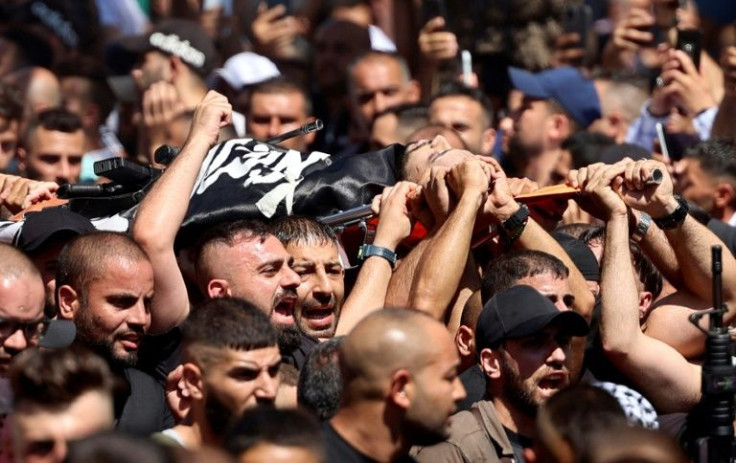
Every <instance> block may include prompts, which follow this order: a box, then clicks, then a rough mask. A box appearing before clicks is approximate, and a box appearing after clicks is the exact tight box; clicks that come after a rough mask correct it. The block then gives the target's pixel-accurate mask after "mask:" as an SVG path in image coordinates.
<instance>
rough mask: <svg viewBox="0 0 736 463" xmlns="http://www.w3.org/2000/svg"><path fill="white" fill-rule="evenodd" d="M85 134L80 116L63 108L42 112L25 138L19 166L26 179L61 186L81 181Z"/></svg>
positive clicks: (29, 128)
mask: <svg viewBox="0 0 736 463" xmlns="http://www.w3.org/2000/svg"><path fill="white" fill-rule="evenodd" d="M82 156H84V131H83V130H82V121H81V120H80V119H79V117H78V116H77V115H75V114H73V113H70V112H69V111H67V110H65V109H61V108H56V109H49V110H46V111H44V112H42V113H40V114H39V115H38V116H37V117H36V118H35V119H34V120H33V121H32V122H31V123H30V126H29V127H28V129H27V130H26V132H25V134H24V135H23V145H22V147H21V148H20V149H18V167H19V168H20V171H21V172H22V174H23V176H25V177H28V178H30V179H32V180H40V181H43V182H56V183H58V184H59V185H62V184H65V183H77V182H79V173H80V172H81V170H82Z"/></svg>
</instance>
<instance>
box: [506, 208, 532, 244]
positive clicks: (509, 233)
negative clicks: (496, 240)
mask: <svg viewBox="0 0 736 463" xmlns="http://www.w3.org/2000/svg"><path fill="white" fill-rule="evenodd" d="M519 206H520V207H519V210H518V211H516V212H514V215H512V216H511V217H509V218H508V219H506V220H504V221H503V222H501V228H500V229H499V231H500V232H501V236H502V237H503V239H504V240H505V241H506V244H508V245H510V244H511V243H513V242H514V241H516V239H517V238H519V236H521V233H522V232H523V231H524V227H526V222H527V220H529V208H528V207H526V204H524V203H521V204H520V205H519Z"/></svg>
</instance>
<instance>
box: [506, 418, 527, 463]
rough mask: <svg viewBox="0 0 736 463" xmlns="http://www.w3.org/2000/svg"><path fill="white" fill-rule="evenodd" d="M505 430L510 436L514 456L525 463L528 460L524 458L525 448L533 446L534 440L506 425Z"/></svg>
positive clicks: (521, 462)
mask: <svg viewBox="0 0 736 463" xmlns="http://www.w3.org/2000/svg"><path fill="white" fill-rule="evenodd" d="M503 430H504V431H505V432H506V436H507V437H508V438H509V442H510V443H511V448H512V449H513V450H514V457H515V459H516V461H517V462H519V463H525V462H526V460H525V459H524V449H527V448H530V447H531V446H532V444H533V442H532V440H531V439H529V438H528V437H524V436H522V435H521V434H517V433H515V432H514V431H512V430H510V429H509V428H507V427H506V426H504V427H503Z"/></svg>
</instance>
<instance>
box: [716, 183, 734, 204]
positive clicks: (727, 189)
mask: <svg viewBox="0 0 736 463" xmlns="http://www.w3.org/2000/svg"><path fill="white" fill-rule="evenodd" d="M733 201H734V188H733V186H732V185H730V184H728V183H725V182H722V183H718V184H717V185H716V197H715V203H716V207H718V208H719V209H725V208H727V207H731V205H732V204H733Z"/></svg>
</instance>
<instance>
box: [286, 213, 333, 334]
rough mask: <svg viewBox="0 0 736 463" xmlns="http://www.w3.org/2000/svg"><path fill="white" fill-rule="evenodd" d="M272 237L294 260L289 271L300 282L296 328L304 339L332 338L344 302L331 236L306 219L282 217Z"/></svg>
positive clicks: (327, 230)
mask: <svg viewBox="0 0 736 463" xmlns="http://www.w3.org/2000/svg"><path fill="white" fill-rule="evenodd" d="M276 235H277V236H278V238H279V240H281V242H282V243H283V244H284V246H286V250H287V251H288V252H289V254H290V255H291V257H292V258H293V259H294V262H293V264H292V266H291V268H292V269H293V270H294V271H295V272H296V273H297V275H299V278H300V280H301V282H300V283H299V287H298V288H297V289H296V292H297V295H298V299H297V304H296V307H295V308H294V320H295V322H296V325H297V326H298V327H299V329H300V330H301V331H302V333H304V334H306V335H307V336H311V337H314V338H317V339H320V340H325V339H329V338H332V337H333V336H334V335H335V329H336V328H337V322H338V319H339V318H340V311H341V309H342V303H343V300H344V298H345V269H344V268H343V265H342V262H341V260H340V255H339V253H338V243H337V236H335V232H334V231H332V229H331V228H330V227H329V226H327V225H324V224H322V223H321V222H319V221H317V220H315V219H312V218H309V217H286V218H284V219H283V220H281V221H280V222H279V223H278V224H277V225H276Z"/></svg>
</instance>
